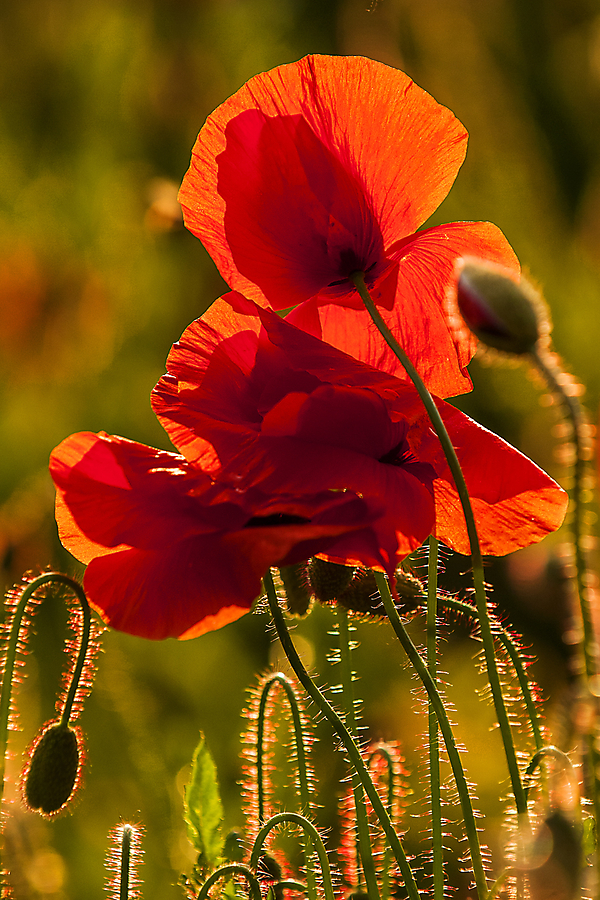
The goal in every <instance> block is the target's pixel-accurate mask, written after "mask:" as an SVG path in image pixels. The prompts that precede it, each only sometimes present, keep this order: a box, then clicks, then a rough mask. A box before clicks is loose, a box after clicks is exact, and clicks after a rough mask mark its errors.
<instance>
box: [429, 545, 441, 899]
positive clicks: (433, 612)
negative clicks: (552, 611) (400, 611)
mask: <svg viewBox="0 0 600 900" xmlns="http://www.w3.org/2000/svg"><path fill="white" fill-rule="evenodd" d="M427 575H428V578H427V669H428V670H429V674H430V675H431V680H432V681H433V683H434V684H436V682H437V582H438V578H437V576H438V541H437V539H436V538H435V537H433V535H431V537H430V538H429V562H428V572H427ZM438 727H439V726H438V721H437V716H436V714H435V710H434V708H433V704H432V702H431V700H429V703H428V731H429V782H430V785H431V838H432V864H433V870H432V879H433V900H443V897H444V847H443V842H442V794H441V784H440V745H439V733H438Z"/></svg>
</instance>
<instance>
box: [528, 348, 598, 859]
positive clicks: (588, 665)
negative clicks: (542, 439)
mask: <svg viewBox="0 0 600 900" xmlns="http://www.w3.org/2000/svg"><path fill="white" fill-rule="evenodd" d="M531 357H532V360H533V362H534V363H535V365H536V366H537V368H538V369H539V371H540V373H541V374H542V376H543V378H544V379H545V380H546V382H547V384H548V386H549V388H550V390H552V391H553V392H554V393H555V394H556V395H557V396H558V397H559V399H560V402H561V403H562V405H563V407H564V409H565V411H566V415H567V418H568V419H569V420H570V422H571V426H572V428H573V443H574V445H575V464H574V467H573V486H572V488H571V490H570V492H569V493H570V496H571V514H572V520H571V523H570V524H571V533H572V536H573V546H574V549H575V571H576V579H575V581H576V585H577V594H578V598H579V608H580V610H581V621H582V625H583V641H582V642H581V650H582V654H583V659H584V666H585V676H586V689H587V694H588V699H589V700H590V701H591V703H592V704H593V709H594V716H593V720H592V726H591V728H589V729H588V734H587V735H586V738H587V741H586V743H587V750H588V754H589V763H590V764H589V767H588V779H589V782H591V800H592V803H593V806H594V818H595V820H596V828H600V780H599V775H600V747H599V746H598V736H597V732H598V679H599V677H600V676H599V671H598V653H599V649H598V641H597V639H596V632H595V629H594V620H593V610H592V603H593V598H592V594H591V591H590V590H589V588H588V586H587V584H586V572H587V561H586V554H585V548H584V546H583V536H584V535H583V531H584V528H583V511H584V510H583V491H584V477H585V470H586V458H585V457H586V454H585V452H584V450H585V448H584V443H585V435H584V426H585V424H586V421H585V413H584V410H583V406H582V405H581V403H580V402H579V399H578V398H577V397H576V396H572V395H571V394H570V393H569V392H568V391H567V390H565V384H563V383H562V379H561V375H563V372H562V371H561V369H560V368H559V367H558V366H556V365H555V364H554V363H553V361H552V359H551V358H549V357H548V355H546V354H543V353H541V352H539V351H538V350H534V351H533V353H532V354H531ZM592 686H593V689H591V688H592ZM597 854H598V855H597V866H598V869H599V870H600V842H598V849H597Z"/></svg>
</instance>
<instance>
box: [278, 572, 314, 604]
mask: <svg viewBox="0 0 600 900" xmlns="http://www.w3.org/2000/svg"><path fill="white" fill-rule="evenodd" d="M279 577H280V578H281V583H282V584H283V589H284V591H285V599H286V605H287V608H288V612H290V613H291V614H292V615H293V616H305V615H306V614H307V613H308V612H309V610H310V604H311V601H312V591H311V587H310V583H309V580H308V566H307V564H306V563H305V562H302V563H297V564H296V565H295V566H281V567H280V569H279Z"/></svg>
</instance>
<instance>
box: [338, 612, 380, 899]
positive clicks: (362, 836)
mask: <svg viewBox="0 0 600 900" xmlns="http://www.w3.org/2000/svg"><path fill="white" fill-rule="evenodd" d="M336 616H337V621H338V630H339V636H340V668H341V673H342V697H343V702H344V711H345V713H346V726H347V728H348V731H349V732H350V734H351V735H352V737H353V739H354V740H355V741H358V727H357V724H358V723H357V721H356V708H355V700H354V687H353V680H354V672H353V671H352V654H351V645H350V623H349V621H348V613H347V611H346V610H345V609H344V607H342V606H337V607H336ZM352 793H353V795H354V808H355V811H356V830H357V837H358V851H359V856H360V860H361V863H362V869H363V873H364V876H365V882H366V885H367V894H368V895H369V900H379V886H378V884H377V875H376V873H375V862H374V860H373V847H372V845H371V837H370V834H369V819H368V816H367V808H366V805H365V794H364V789H363V786H362V784H361V781H360V777H359V775H358V773H357V772H356V770H353V772H352ZM358 877H359V878H360V869H358ZM357 887H358V888H360V882H359V884H358V885H357Z"/></svg>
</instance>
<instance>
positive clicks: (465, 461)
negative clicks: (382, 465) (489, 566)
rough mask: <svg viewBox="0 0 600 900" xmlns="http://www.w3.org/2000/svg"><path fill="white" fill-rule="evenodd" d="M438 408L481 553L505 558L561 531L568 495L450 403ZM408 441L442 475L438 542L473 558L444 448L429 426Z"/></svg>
mask: <svg viewBox="0 0 600 900" xmlns="http://www.w3.org/2000/svg"><path fill="white" fill-rule="evenodd" d="M438 408H439V410H440V413H441V415H442V418H443V419H444V422H445V425H446V427H447V429H448V432H449V434H450V438H451V440H452V444H453V446H454V448H455V449H456V454H457V456H458V460H459V462H460V464H461V467H462V470H463V474H464V476H465V481H466V483H467V488H468V490H469V495H470V497H471V504H472V506H473V512H474V515H475V521H476V525H477V530H478V533H479V539H480V543H481V551H482V553H484V554H489V555H491V556H502V555H504V554H506V553H510V552H512V551H513V550H518V549H520V548H522V547H527V546H529V545H530V544H534V543H536V542H537V541H540V540H541V539H542V538H543V537H545V536H546V535H547V534H549V533H550V532H552V531H556V529H557V528H559V527H560V525H561V523H562V521H563V519H564V516H565V513H566V509H567V505H568V496H567V494H566V492H565V491H564V490H563V489H562V488H561V487H560V486H559V485H558V484H557V483H556V482H555V481H554V480H553V479H552V478H550V476H549V475H547V474H546V473H545V472H543V471H542V470H541V469H540V468H539V467H538V466H536V465H535V463H533V462H532V461H531V460H530V459H528V458H527V457H526V456H524V455H523V454H522V453H520V452H519V451H518V450H515V448H514V447H511V446H510V444H507V443H506V441H503V440H502V438H499V437H498V436H497V435H495V434H493V433H492V432H491V431H488V430H487V429H486V428H483V427H482V426H481V425H478V424H477V423H476V422H474V421H473V420H472V419H469V418H468V416H465V415H464V414H463V413H461V412H460V411H459V410H457V409H455V408H454V407H452V406H450V405H449V404H447V403H442V402H441V401H440V402H439V403H438ZM409 439H410V442H411V445H412V448H413V452H414V453H415V454H417V455H418V458H419V459H421V460H424V461H428V462H430V463H431V464H432V465H433V466H434V468H435V469H436V471H437V473H438V478H437V479H436V481H435V482H434V492H435V505H436V513H435V515H436V526H435V527H436V531H435V533H436V536H437V537H438V538H439V539H440V540H442V541H444V543H446V544H448V546H449V547H452V548H453V549H454V550H457V551H458V552H459V553H464V554H469V553H470V546H469V540H468V535H467V530H466V525H465V521H464V516H463V513H462V508H461V505H460V501H459V498H458V494H457V491H456V487H455V485H454V481H453V479H452V476H451V474H450V470H449V468H448V465H447V463H446V461H445V459H444V457H443V454H442V451H441V448H440V446H439V443H438V441H437V438H435V436H434V435H432V433H431V429H430V427H429V425H428V423H427V422H426V421H425V420H424V422H423V427H422V429H420V430H417V429H413V431H411V432H410V435H409Z"/></svg>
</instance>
